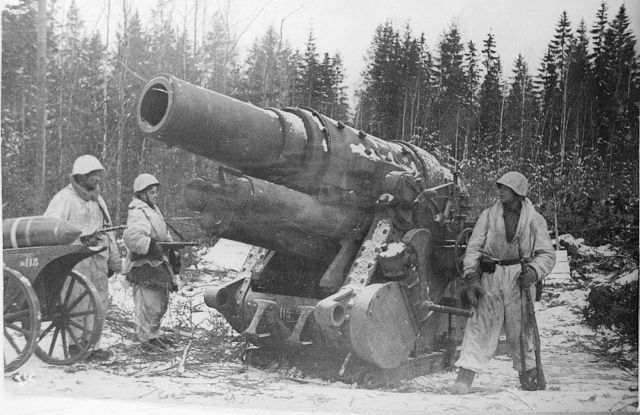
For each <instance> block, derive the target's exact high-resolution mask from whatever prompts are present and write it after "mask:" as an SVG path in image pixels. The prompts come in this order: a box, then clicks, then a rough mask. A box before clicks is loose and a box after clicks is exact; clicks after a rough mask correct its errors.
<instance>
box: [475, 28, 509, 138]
mask: <svg viewBox="0 0 640 415" xmlns="http://www.w3.org/2000/svg"><path fill="white" fill-rule="evenodd" d="M483 45H484V49H482V57H483V60H482V65H483V66H484V68H485V77H484V80H483V82H482V84H481V86H480V95H479V114H478V123H479V128H480V134H481V135H482V136H484V137H489V138H493V140H491V141H493V142H494V143H497V144H499V145H501V143H500V141H501V137H500V134H501V131H500V125H501V110H502V105H503V102H502V91H501V88H500V76H501V65H500V57H499V56H498V54H497V52H496V44H495V39H494V37H493V34H492V33H489V34H488V35H487V39H486V40H485V41H484V42H483Z"/></svg>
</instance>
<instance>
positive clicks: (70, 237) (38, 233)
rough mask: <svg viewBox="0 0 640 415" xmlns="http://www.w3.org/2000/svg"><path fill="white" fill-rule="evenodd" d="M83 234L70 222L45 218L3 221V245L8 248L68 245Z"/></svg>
mask: <svg viewBox="0 0 640 415" xmlns="http://www.w3.org/2000/svg"><path fill="white" fill-rule="evenodd" d="M81 233H82V232H81V231H80V229H78V228H76V227H75V226H73V225H72V224H71V223H70V222H67V221H65V220H62V219H57V218H50V217H45V216H24V217H19V218H9V219H4V220H3V221H2V245H3V247H4V249H7V248H25V247H30V246H47V245H68V244H70V243H72V242H73V241H75V240H77V239H78V237H80V234H81Z"/></svg>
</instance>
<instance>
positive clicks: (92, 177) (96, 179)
mask: <svg viewBox="0 0 640 415" xmlns="http://www.w3.org/2000/svg"><path fill="white" fill-rule="evenodd" d="M78 177H79V180H78V184H80V186H82V187H84V188H85V189H87V190H95V189H96V188H97V187H98V185H99V184H100V182H101V181H102V170H94V171H92V172H90V173H88V174H81V175H79V176H78Z"/></svg>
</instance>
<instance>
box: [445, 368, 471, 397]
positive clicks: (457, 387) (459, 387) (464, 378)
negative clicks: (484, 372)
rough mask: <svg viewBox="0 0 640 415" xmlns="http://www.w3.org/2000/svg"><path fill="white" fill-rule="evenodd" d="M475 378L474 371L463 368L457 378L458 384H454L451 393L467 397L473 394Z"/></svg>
mask: <svg viewBox="0 0 640 415" xmlns="http://www.w3.org/2000/svg"><path fill="white" fill-rule="evenodd" d="M475 376H476V372H474V371H473V370H469V369H465V368H462V367H461V368H460V371H459V372H458V377H457V378H456V383H454V384H453V387H452V388H451V391H452V392H453V393H454V394H456V395H465V394H467V393H469V392H471V384H472V383H473V378H474V377H475Z"/></svg>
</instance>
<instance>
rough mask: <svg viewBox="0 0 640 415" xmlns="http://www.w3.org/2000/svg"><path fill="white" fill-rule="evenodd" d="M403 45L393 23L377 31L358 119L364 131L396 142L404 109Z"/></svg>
mask: <svg viewBox="0 0 640 415" xmlns="http://www.w3.org/2000/svg"><path fill="white" fill-rule="evenodd" d="M401 53H402V46H401V43H400V35H399V33H398V31H396V30H395V29H394V28H393V25H392V23H391V22H390V21H386V22H385V23H384V24H382V25H379V26H378V27H377V28H376V31H375V34H374V37H373V40H372V44H371V47H370V50H369V52H368V56H367V61H368V63H367V67H366V69H365V71H364V73H363V77H364V81H363V84H364V86H363V90H362V91H361V92H360V94H359V95H360V102H359V109H358V112H359V114H358V117H357V118H358V119H359V120H360V121H359V122H360V123H361V127H362V129H363V130H365V131H368V132H369V133H371V134H374V135H376V136H378V137H380V138H383V139H389V140H390V139H395V138H396V133H397V131H399V128H398V120H400V119H401V109H402V88H401V85H402V79H403V75H402V73H403V72H402V68H401V65H402V60H401V56H402V55H401Z"/></svg>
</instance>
